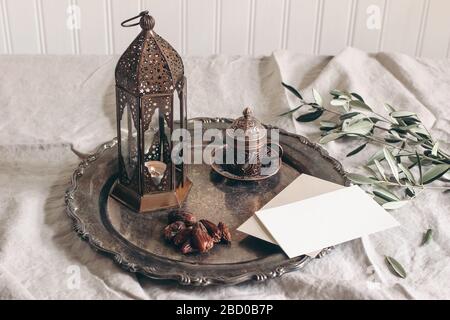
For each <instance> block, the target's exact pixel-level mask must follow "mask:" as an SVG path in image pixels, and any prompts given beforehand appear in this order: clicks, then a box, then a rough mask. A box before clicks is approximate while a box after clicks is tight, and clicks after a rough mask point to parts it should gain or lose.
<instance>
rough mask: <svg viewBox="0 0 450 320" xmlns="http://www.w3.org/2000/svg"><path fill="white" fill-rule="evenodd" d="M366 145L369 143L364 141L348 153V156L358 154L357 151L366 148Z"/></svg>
mask: <svg viewBox="0 0 450 320" xmlns="http://www.w3.org/2000/svg"><path fill="white" fill-rule="evenodd" d="M366 145H367V143H364V144H362V145H360V146H359V147H358V148H356V149H354V150H353V151H350V152H349V153H348V154H347V157H351V156H353V155H355V154H357V153H358V152H360V151H361V150H362V149H364V148H365V147H366Z"/></svg>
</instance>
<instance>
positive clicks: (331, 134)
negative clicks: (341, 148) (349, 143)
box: [319, 132, 344, 144]
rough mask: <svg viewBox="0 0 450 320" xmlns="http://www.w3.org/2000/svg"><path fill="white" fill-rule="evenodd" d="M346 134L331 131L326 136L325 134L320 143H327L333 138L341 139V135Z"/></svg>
mask: <svg viewBox="0 0 450 320" xmlns="http://www.w3.org/2000/svg"><path fill="white" fill-rule="evenodd" d="M343 135H344V134H343V133H334V132H333V133H329V134H327V135H326V136H324V137H323V138H322V139H320V140H319V143H321V144H325V143H328V142H331V141H333V140H336V139H339V138H340V137H342V136H343Z"/></svg>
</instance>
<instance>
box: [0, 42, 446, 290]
mask: <svg viewBox="0 0 450 320" xmlns="http://www.w3.org/2000/svg"><path fill="white" fill-rule="evenodd" d="M117 59H118V57H117V56H1V57H0V70H1V73H0V105H1V116H0V154H1V156H0V162H1V163H0V298H2V299H7V298H26V299H34V298H39V299H48V298H50V299H71V298H75V299H102V298H104V299H121V298H126V299H127V298H138V299H171V298H177V299H178V298H194V299H196V298H198V299H205V298H208V299H297V298H301V299H315V298H318V299H394V298H399V299H410V298H418V299H421V298H424V299H429V298H447V299H448V298H450V241H449V240H450V239H449V230H450V210H449V208H450V201H449V196H448V194H447V195H445V194H443V193H442V192H441V191H427V192H424V193H422V194H421V195H420V196H419V198H418V199H416V200H415V201H414V202H412V203H410V204H408V205H407V206H405V207H403V208H402V209H400V210H397V211H395V212H393V215H394V217H395V218H396V219H398V221H399V222H400V223H401V227H398V228H394V229H391V230H387V231H384V232H381V233H378V234H375V235H372V236H369V237H365V238H363V239H358V240H354V241H351V242H348V243H345V244H342V245H339V246H337V248H336V249H335V250H334V251H333V252H332V253H330V254H329V255H327V256H325V257H324V258H322V259H319V260H314V261H312V262H311V263H309V264H308V265H307V266H306V267H305V268H304V269H302V270H300V271H297V272H293V273H289V274H286V275H284V276H283V277H281V278H278V279H275V280H270V281H267V282H265V283H258V284H256V283H245V284H242V285H239V286H234V287H208V288H189V287H182V286H179V285H176V284H174V283H173V282H161V281H153V280H149V279H146V278H145V277H143V276H140V275H137V274H132V273H128V272H125V271H123V270H122V269H120V267H118V266H117V265H116V264H114V262H113V261H112V260H111V259H109V258H107V257H104V256H102V255H100V254H98V253H96V252H94V251H93V250H92V249H91V248H90V247H89V245H88V244H87V243H86V242H84V241H81V240H80V238H79V237H78V236H77V235H76V234H75V233H74V232H73V230H72V228H71V220H70V219H69V218H68V216H67V215H66V213H65V206H64V191H65V189H66V188H67V186H68V182H69V179H70V175H71V173H72V172H73V170H74V168H75V167H76V165H77V163H78V162H79V161H80V157H81V156H82V155H83V154H87V153H90V152H92V151H93V150H94V149H95V147H96V146H97V145H99V144H100V143H102V142H105V141H107V140H110V139H112V138H113V137H114V136H115V134H116V133H115V130H116V128H115V91H114V90H115V89H114V67H115V63H116V62H117ZM184 61H185V67H186V75H187V77H188V87H189V89H188V116H189V117H196V116H214V117H215V116H224V117H237V116H239V115H240V113H241V111H242V109H243V107H244V106H252V107H253V109H254V111H255V114H256V116H257V117H258V118H260V120H261V121H263V122H264V123H269V124H273V125H277V126H279V127H282V128H284V129H286V130H289V131H294V132H298V133H300V134H303V135H305V136H307V137H308V138H309V139H311V140H313V141H317V140H318V137H319V130H318V127H317V124H314V123H312V124H300V123H296V121H295V120H294V118H293V117H292V116H287V117H277V115H278V114H280V113H281V112H284V111H287V110H289V109H291V108H294V107H295V106H297V101H295V97H293V96H292V95H291V94H289V93H288V92H286V91H285V90H284V89H283V88H282V86H281V84H280V83H281V81H284V82H286V83H289V84H291V85H293V86H295V87H297V88H299V89H300V90H301V91H302V92H303V93H304V95H305V96H306V97H307V98H311V96H312V95H311V89H312V88H316V89H317V90H318V91H319V92H321V93H322V94H323V96H324V97H325V96H326V97H328V95H327V93H328V91H329V90H330V89H333V88H338V89H344V90H348V91H350V90H351V91H356V92H358V93H360V94H361V95H363V96H364V97H365V98H366V101H367V103H368V104H369V105H371V106H373V107H374V108H375V109H376V110H378V111H379V112H384V111H383V107H382V103H383V102H390V103H391V104H393V105H396V106H397V107H398V108H401V109H408V110H413V111H415V112H417V113H418V114H419V115H420V117H421V118H422V119H424V120H425V123H426V124H427V126H428V127H429V128H430V129H431V130H432V133H433V135H434V136H435V137H436V138H438V139H439V140H440V141H441V145H442V146H443V147H444V148H447V150H448V146H449V145H448V141H449V131H448V128H449V125H450V121H449V120H450V114H449V112H450V107H449V101H450V60H440V61H439V60H427V59H416V58H412V57H409V56H405V55H402V54H390V53H378V54H367V53H364V52H362V51H359V50H356V49H353V48H347V49H345V50H344V51H343V52H342V53H340V54H339V55H337V56H335V57H313V56H303V55H298V54H295V53H292V52H287V51H279V52H275V53H273V54H272V55H271V56H268V57H256V58H252V57H239V56H212V57H208V58H196V57H186V58H185V59H184ZM355 146H356V145H354V144H350V145H349V144H348V143H347V144H344V143H342V142H332V143H330V144H328V145H326V146H325V147H326V149H328V151H329V152H330V154H331V155H332V156H334V157H335V158H337V159H339V160H341V161H342V162H343V164H344V167H345V169H346V170H348V171H353V169H354V168H355V167H356V166H357V165H358V164H361V163H362V162H363V160H364V159H365V158H366V157H368V155H369V154H370V151H371V150H370V148H367V150H365V151H364V152H361V153H360V154H358V155H356V156H355V157H352V158H345V154H347V153H348V152H349V151H350V150H351V149H353V148H354V147H355ZM427 228H432V229H433V230H434V237H433V241H431V243H430V244H429V245H427V246H424V247H420V246H419V244H420V242H421V239H422V234H423V232H424V231H425V230H426V229H427ZM385 255H390V256H394V257H395V258H396V259H397V260H399V261H401V263H402V264H403V265H404V267H405V269H406V271H407V272H408V277H407V278H406V279H399V278H397V277H395V276H394V275H392V274H391V273H390V272H389V270H388V268H387V267H386V265H385V263H384V256H385ZM78 273H79V276H80V277H79V280H80V282H79V286H78V285H74V282H73V280H74V279H73V277H74V276H76V275H77V274H78Z"/></svg>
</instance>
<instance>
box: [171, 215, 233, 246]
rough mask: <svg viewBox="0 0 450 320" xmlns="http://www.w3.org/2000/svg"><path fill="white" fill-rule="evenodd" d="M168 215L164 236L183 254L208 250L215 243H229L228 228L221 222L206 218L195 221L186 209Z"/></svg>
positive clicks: (229, 234)
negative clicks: (216, 223) (213, 221)
mask: <svg viewBox="0 0 450 320" xmlns="http://www.w3.org/2000/svg"><path fill="white" fill-rule="evenodd" d="M168 217H169V224H168V225H167V226H166V227H165V228H164V231H163V233H164V238H165V239H166V240H167V241H169V242H171V243H173V244H174V245H175V246H176V247H177V248H179V250H180V251H181V253H183V254H189V253H195V252H200V253H203V252H208V251H209V250H211V249H212V248H213V247H214V245H215V244H217V243H225V244H230V243H231V233H230V230H229V229H228V227H227V226H226V225H225V224H224V223H223V222H219V224H218V225H215V224H214V223H212V222H211V221H209V220H206V219H201V220H200V221H197V219H196V218H195V216H194V215H193V214H192V213H190V212H186V211H172V212H170V213H169V216H168Z"/></svg>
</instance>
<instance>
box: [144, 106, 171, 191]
mask: <svg viewBox="0 0 450 320" xmlns="http://www.w3.org/2000/svg"><path fill="white" fill-rule="evenodd" d="M155 107H156V109H153V110H152V112H153V114H152V116H151V120H150V122H149V124H148V129H147V130H145V131H144V150H145V153H144V167H145V168H144V174H145V177H146V178H145V183H144V192H150V191H166V190H169V189H171V188H172V182H171V177H172V173H171V171H170V169H171V165H170V164H171V159H170V149H171V129H170V128H171V127H170V126H169V122H168V120H169V121H170V120H171V113H170V112H169V111H166V112H162V110H164V108H161V107H157V106H155Z"/></svg>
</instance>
